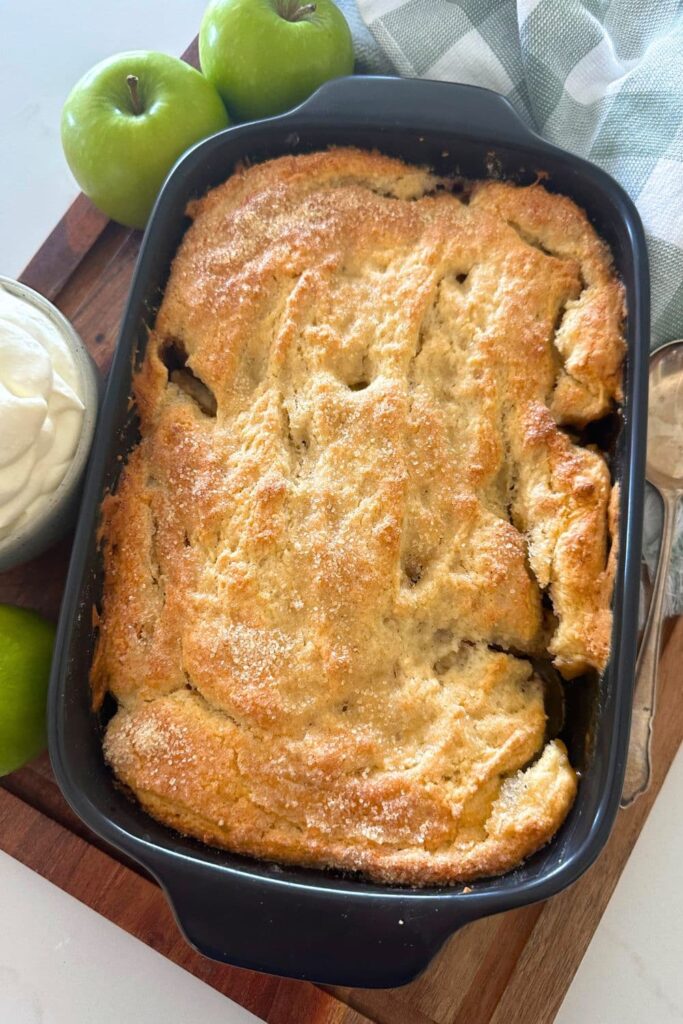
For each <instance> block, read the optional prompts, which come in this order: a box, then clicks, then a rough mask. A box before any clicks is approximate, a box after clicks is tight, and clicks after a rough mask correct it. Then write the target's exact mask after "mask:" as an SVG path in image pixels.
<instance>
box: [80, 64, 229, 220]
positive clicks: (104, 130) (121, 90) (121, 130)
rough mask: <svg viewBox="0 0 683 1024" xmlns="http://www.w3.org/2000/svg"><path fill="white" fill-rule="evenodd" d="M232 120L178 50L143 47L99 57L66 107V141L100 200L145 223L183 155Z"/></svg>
mask: <svg viewBox="0 0 683 1024" xmlns="http://www.w3.org/2000/svg"><path fill="white" fill-rule="evenodd" d="M227 124H229V119H228V115H227V113H226V111H225V107H224V106H223V102H222V100H221V98H220V96H219V95H218V93H217V92H216V89H215V88H214V86H213V85H211V83H210V82H207V80H206V79H205V78H204V77H203V75H201V74H200V73H199V72H198V71H196V70H195V69H194V68H192V67H190V65H189V64H186V63H185V62H184V61H182V60H178V59H177V58H176V57H169V56H167V54H165V53H154V52H152V51H147V50H139V51H133V52H131V53H121V54H118V55H117V56H115V57H110V58H109V59H108V60H104V61H102V63H101V64H97V65H96V66H95V67H94V68H92V69H91V70H90V71H88V72H87V74H85V75H84V76H83V78H81V80H80V81H79V82H78V83H77V84H76V85H75V86H74V88H73V89H72V90H71V93H70V94H69V96H68V98H67V101H66V103H65V104H64V110H63V111H62V145H63V147H64V154H65V156H66V159H67V162H68V164H69V167H70V168H71V171H72V173H73V175H74V177H75V178H76V181H77V182H78V184H79V185H80V187H81V188H82V189H83V191H84V192H85V194H86V195H87V196H88V197H89V198H90V199H92V201H93V203H94V204H95V206H98V207H99V208H100V210H103V211H104V213H106V214H107V215H108V216H109V217H112V218H113V219H114V220H118V221H120V222H121V223H122V224H127V225H128V226H129V227H132V228H142V227H144V226H145V223H146V222H147V218H148V216H149V213H150V210H151V209H152V206H153V204H154V200H155V199H156V197H157V195H158V192H159V189H160V188H161V185H162V184H163V182H164V179H165V178H166V175H167V174H168V172H169V171H170V169H171V167H172V166H173V164H174V163H175V162H176V160H177V159H178V157H179V156H180V155H181V154H182V153H184V152H185V150H186V149H188V147H189V146H192V145H193V144H194V143H195V142H199V140H200V139H203V138H205V137H206V136H207V135H213V134H214V132H217V131H220V129H221V128H225V127H226V125H227Z"/></svg>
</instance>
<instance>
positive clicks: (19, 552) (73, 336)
mask: <svg viewBox="0 0 683 1024" xmlns="http://www.w3.org/2000/svg"><path fill="white" fill-rule="evenodd" d="M0 285H2V287H3V288H6V289H7V291H8V292H11V293H12V294H13V295H16V296H17V297H18V298H20V299H23V300H24V301H25V302H29V303H30V304H31V305H32V306H34V307H35V308H36V309H39V310H40V312H41V313H44V314H45V316H47V317H48V318H49V319H50V320H51V321H52V323H53V324H54V325H55V327H56V328H57V329H58V330H59V332H60V334H61V336H62V337H63V338H64V341H65V342H66V344H67V345H68V346H69V350H70V352H71V354H72V355H73V357H74V362H75V364H76V368H77V370H78V372H79V374H80V377H81V385H82V389H81V393H82V395H83V404H84V405H85V413H84V415H83V425H82V427H81V436H80V438H79V441H78V445H77V447H76V451H75V452H74V456H73V459H72V460H71V465H70V466H69V468H68V469H67V471H66V473H65V474H64V478H63V480H62V482H61V483H60V484H59V486H58V487H57V488H56V490H55V491H54V492H53V494H52V495H51V497H50V501H49V503H48V505H47V506H46V507H45V508H44V509H43V510H42V511H41V512H40V514H39V515H37V516H35V517H34V518H33V519H30V520H29V521H28V522H27V523H25V524H24V525H23V526H22V527H21V528H20V529H18V530H16V531H15V532H14V533H10V534H9V535H8V536H7V537H4V538H2V540H0V572H4V571H5V570H6V569H11V568H13V566H15V565H19V564H20V563H22V562H28V561H29V559H31V558H35V556H36V555H39V554H40V553H41V552H42V551H45V549H46V548H49V547H50V546H51V545H52V544H54V543H55V542H56V541H57V540H59V538H60V537H61V536H62V535H63V534H65V533H66V531H67V530H68V529H69V527H70V526H72V525H73V522H74V520H75V518H76V512H77V511H78V502H79V498H80V488H81V481H82V478H83V471H84V469H85V465H86V462H87V460H88V454H89V452H90V445H91V444H92V439H93V433H94V431H95V421H96V419H97V407H98V404H99V387H100V378H99V374H98V372H97V368H96V366H95V364H94V362H93V361H92V359H91V358H90V354H89V353H88V350H87V349H86V347H85V345H84V344H83V342H82V341H81V339H80V338H79V336H78V334H77V333H76V331H75V330H74V329H73V327H72V326H71V324H70V323H69V321H68V320H67V319H66V317H65V316H63V315H62V313H60V312H59V310H58V309H57V308H56V306H53V305H52V303H51V302H49V301H48V300H47V299H46V298H44V297H43V296H42V295H39V293H38V292H36V291H34V290H33V288H28V287H27V286H26V285H25V284H21V283H20V282H19V281H12V280H11V279H10V278H7V277H3V276H2V275H0ZM1 427H2V424H0V429H1Z"/></svg>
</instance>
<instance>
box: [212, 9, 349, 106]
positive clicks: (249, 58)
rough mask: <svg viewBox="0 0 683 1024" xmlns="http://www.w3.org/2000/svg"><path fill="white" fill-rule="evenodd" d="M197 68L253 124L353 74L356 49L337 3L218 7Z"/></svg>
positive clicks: (226, 101) (225, 100)
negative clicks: (256, 120) (256, 119)
mask: <svg viewBox="0 0 683 1024" xmlns="http://www.w3.org/2000/svg"><path fill="white" fill-rule="evenodd" d="M199 62H200V64H201V68H202V71H203V72H204V74H205V75H206V77H207V78H208V79H209V81H210V82H213V84H214V85H215V86H216V88H217V89H218V91H219V93H220V94H221V96H222V97H223V100H224V102H225V105H226V107H227V108H228V110H229V112H230V114H231V115H232V117H234V118H236V119H238V120H253V119H255V118H259V117H268V116H270V115H272V114H279V113H280V112H281V111H283V110H288V109H289V108H290V107H294V106H296V104H297V103H301V102H302V100H305V99H306V97H307V96H310V94H311V93H312V92H314V91H315V90H316V89H317V88H318V86H319V85H322V83H323V82H326V81H327V80H328V79H330V78H338V77H339V76H340V75H350V74H351V73H352V72H353V44H352V42H351V32H350V31H349V26H348V25H347V24H346V20H345V18H344V15H343V14H342V13H341V11H340V10H339V8H338V7H336V6H335V5H334V4H333V3H332V0H315V2H311V3H307V2H306V0H212V3H210V4H209V6H208V7H207V9H206V11H205V12H204V17H203V18H202V24H201V28H200V30H199Z"/></svg>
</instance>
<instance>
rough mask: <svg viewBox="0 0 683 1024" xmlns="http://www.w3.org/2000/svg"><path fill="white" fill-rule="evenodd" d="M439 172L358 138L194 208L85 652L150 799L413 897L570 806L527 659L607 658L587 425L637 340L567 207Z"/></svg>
mask: <svg viewBox="0 0 683 1024" xmlns="http://www.w3.org/2000/svg"><path fill="white" fill-rule="evenodd" d="M445 184H446V183H444V182H441V181H439V180H437V179H435V178H434V177H432V176H430V175H429V174H428V173H427V172H425V171H422V170H420V169H416V168H414V167H410V166H408V165H405V164H403V163H401V162H400V161H397V160H393V159H390V158H386V157H383V156H379V155H377V154H369V153H365V152H361V151H359V150H353V149H338V150H331V151H329V152H326V153H314V154H311V155H308V156H299V157H285V158H282V159H279V160H274V161H270V162H268V163H265V164H261V165H258V166H255V167H251V168H248V169H246V170H241V171H238V172H237V173H236V174H234V175H233V176H232V177H231V178H230V179H229V180H228V181H227V182H226V183H225V184H224V185H222V186H219V187H218V188H216V189H214V190H213V191H211V192H210V193H209V194H208V195H207V196H206V197H205V198H204V199H202V200H200V201H198V202H196V203H194V204H193V206H192V209H191V211H190V212H191V215H192V217H193V224H192V227H191V228H190V229H189V231H188V232H187V234H186V236H185V238H184V240H183V243H182V245H181V247H180V250H179V252H178V254H177V256H176V259H175V261H174V264H173V268H172V271H171V276H170V280H169V283H168V286H167V288H166V292H165V295H164V299H163V303H162V306H161V309H160V311H159V314H158V317H157V322H156V326H155V329H154V332H153V334H152V336H151V338H150V341H149V345H148V349H147V355H146V357H145V360H144V364H143V367H142V370H141V372H140V373H139V375H138V377H137V379H136V384H135V394H136V399H137V404H138V408H139V411H140V418H141V438H142V439H141V442H140V444H139V445H138V447H137V448H136V449H135V450H134V452H133V453H132V454H131V457H130V459H129V462H128V464H127V466H126V468H125V470H124V472H123V474H122V478H121V482H120V485H119V487H118V490H117V493H116V494H115V495H114V496H112V497H109V498H108V499H107V500H106V501H105V504H104V508H103V522H102V534H103V538H104V542H105V593H104V607H103V615H102V621H101V624H100V637H99V643H98V647H97V652H96V658H95V662H94V665H93V671H92V683H93V689H94V694H95V699H96V701H98V700H100V699H101V697H102V695H103V694H104V693H105V692H106V691H110V692H111V693H112V694H113V695H114V697H115V698H116V699H117V701H118V704H119V710H118V712H117V713H116V715H115V716H114V718H113V720H112V721H111V723H110V725H109V727H108V730H107V735H106V740H105V753H106V756H107V758H108V760H109V761H110V763H111V764H112V766H113V768H114V771H115V772H116V774H117V775H118V777H119V778H120V779H121V780H122V781H123V782H124V783H125V784H126V785H127V786H128V787H130V789H131V790H132V791H133V792H134V793H135V795H136V796H137V797H138V799H139V800H140V801H141V803H142V804H143V806H145V807H146V808H147V809H148V810H149V811H150V813H152V814H153V815H155V816H156V817H158V818H159V819H161V820H163V821H165V822H168V823H169V824H171V825H173V826H175V827H176V828H178V829H179V830H180V831H182V832H186V833H189V834H192V835H195V836H198V837H199V838H201V839H203V840H205V841H206V842H209V843H213V844H217V845H221V846H225V847H228V848H229V849H232V850H237V851H240V852H245V853H250V854H254V855H256V856H262V857H267V858H272V859H279V860H283V861H290V862H297V863H306V864H317V865H329V866H334V867H339V868H346V869H356V870H361V871H363V872H365V873H366V874H368V875H371V876H372V877H374V878H377V879H381V880H388V881H405V882H410V883H415V884H427V883H435V882H444V881H445V882H450V881H455V880H462V879H468V878H472V877H474V876H477V875H482V874H491V873H496V872H501V871H505V870H507V869H508V868H510V867H512V866H514V865H515V864H518V863H519V862H520V861H521V860H522V859H523V858H524V857H526V856H528V855H529V854H530V853H531V852H533V851H534V850H535V849H537V848H538V847H539V846H540V845H542V844H543V843H544V842H546V841H547V840H548V839H550V838H551V836H552V835H553V834H554V832H555V831H556V830H557V828H558V827H559V825H560V824H561V822H562V821H563V819H564V817H565V815H566V813H567V811H568V809H569V807H570V806H571V803H572V800H573V798H574V793H575V788H576V780H575V774H574V771H573V770H572V768H571V766H570V764H569V761H568V759H567V753H566V750H565V748H564V746H563V745H562V743H561V742H559V741H557V740H551V741H549V742H546V740H547V737H546V714H545V710H544V700H543V684H542V682H541V680H540V679H539V677H538V675H537V674H536V672H535V671H534V669H533V667H532V664H531V661H530V660H529V659H530V658H531V657H534V658H535V657H542V656H544V655H545V656H550V657H552V658H553V659H554V662H555V665H556V666H557V667H558V668H559V670H560V671H561V672H562V673H563V674H564V675H565V676H567V677H571V676H573V675H577V674H579V673H581V672H583V671H585V669H586V668H588V667H592V668H595V669H598V670H600V669H602V668H604V665H605V663H606V660H607V657H608V654H609V642H610V632H611V612H610V600H611V588H612V571H611V567H610V566H609V565H608V561H609V559H608V548H609V543H610V524H609V522H608V518H609V515H608V511H609V508H610V495H611V491H612V488H611V486H610V477H609V472H608V469H607V465H606V463H605V460H604V457H603V455H602V454H601V453H600V452H598V451H597V450H595V448H594V447H582V446H580V445H579V444H577V443H576V442H575V439H574V437H573V435H572V433H570V431H575V430H577V429H580V428H582V427H584V426H585V425H586V424H588V423H590V422H591V421H593V420H595V419H597V418H599V417H601V416H603V415H604V414H605V413H606V412H608V411H609V410H610V409H611V408H613V406H614V403H615V402H616V401H618V400H619V397H620V380H621V369H620V368H621V362H622V358H623V349H624V345H623V339H622V333H621V321H622V317H623V296H622V289H621V286H620V284H619V283H618V282H617V280H616V277H615V275H614V271H613V269H612V265H611V260H610V256H609V253H608V251H607V249H606V247H605V246H604V244H603V243H602V242H601V241H600V240H599V239H598V237H597V236H596V234H595V232H594V231H593V229H592V228H591V226H590V224H589V223H588V221H587V219H586V217H585V215H584V214H583V213H582V211H580V210H579V209H578V207H576V206H575V205H574V204H573V203H572V202H571V201H570V200H568V199H565V198H563V197H561V196H556V195H552V194H551V193H549V192H547V191H546V190H545V189H544V188H542V187H541V186H539V185H536V186H531V187H528V188H518V187H515V186H513V185H509V184H503V183H498V182H496V183H494V182H486V183H479V184H477V185H476V186H475V187H474V188H473V190H472V192H471V195H470V196H468V199H469V201H466V200H465V199H464V198H463V197H462V196H458V195H456V194H452V193H451V192H449V191H448V189H447V188H445V187H444V185H445ZM613 557H614V556H613V555H612V559H613ZM544 594H545V595H547V597H546V598H545V599H544ZM548 600H549V601H550V603H551V604H552V609H553V611H552V614H550V613H549V612H548V610H547V608H546V607H545V605H546V604H547V602H548ZM576 685H580V684H576Z"/></svg>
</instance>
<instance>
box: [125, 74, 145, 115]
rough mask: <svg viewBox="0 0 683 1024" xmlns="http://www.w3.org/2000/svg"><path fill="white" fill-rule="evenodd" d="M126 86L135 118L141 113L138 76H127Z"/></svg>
mask: <svg viewBox="0 0 683 1024" xmlns="http://www.w3.org/2000/svg"><path fill="white" fill-rule="evenodd" d="M126 84H127V85H128V88H129V89H130V98H131V102H132V104H133V113H134V114H135V115H136V116H137V115H138V114H141V113H142V104H141V103H140V93H139V92H138V76H137V75H128V76H127V78H126Z"/></svg>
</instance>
